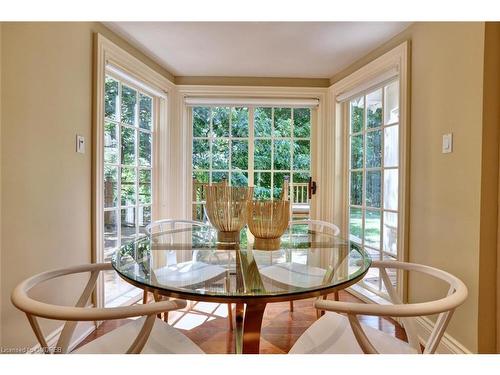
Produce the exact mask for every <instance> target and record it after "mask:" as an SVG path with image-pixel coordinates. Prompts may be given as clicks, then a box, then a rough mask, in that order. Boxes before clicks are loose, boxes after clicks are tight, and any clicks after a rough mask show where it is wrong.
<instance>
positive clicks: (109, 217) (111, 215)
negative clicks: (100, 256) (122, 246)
mask: <svg viewBox="0 0 500 375" xmlns="http://www.w3.org/2000/svg"><path fill="white" fill-rule="evenodd" d="M116 213H117V212H116V211H104V250H108V249H114V248H115V247H116V246H118V242H117V240H118V227H117V222H116V219H117V218H116Z"/></svg>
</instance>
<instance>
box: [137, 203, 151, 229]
mask: <svg viewBox="0 0 500 375" xmlns="http://www.w3.org/2000/svg"><path fill="white" fill-rule="evenodd" d="M150 223H151V206H144V207H139V233H146V226H147V225H149V224H150Z"/></svg>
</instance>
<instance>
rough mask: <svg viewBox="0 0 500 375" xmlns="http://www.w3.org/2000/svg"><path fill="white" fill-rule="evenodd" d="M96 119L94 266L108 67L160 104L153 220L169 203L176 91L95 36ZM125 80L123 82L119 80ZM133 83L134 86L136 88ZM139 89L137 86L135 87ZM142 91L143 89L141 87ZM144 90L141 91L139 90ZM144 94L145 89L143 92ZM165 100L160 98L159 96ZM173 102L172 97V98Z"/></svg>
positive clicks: (97, 299) (99, 248)
mask: <svg viewBox="0 0 500 375" xmlns="http://www.w3.org/2000/svg"><path fill="white" fill-rule="evenodd" d="M94 58H95V60H94V115H93V171H92V193H93V203H92V205H93V214H92V221H93V223H92V256H91V260H92V262H102V261H103V258H104V230H103V228H104V227H103V225H104V178H103V175H104V83H105V76H106V67H107V66H110V65H111V66H113V67H116V68H117V69H119V70H120V71H122V72H124V73H125V74H126V75H127V76H129V77H131V78H132V79H131V81H135V82H137V83H138V84H139V85H140V84H142V83H143V84H145V86H147V87H150V88H151V90H150V91H151V92H150V93H151V94H152V95H153V96H154V100H157V103H156V108H157V111H156V113H155V114H154V116H157V118H156V121H153V123H156V124H157V125H156V128H154V129H153V132H154V133H155V134H156V137H154V138H153V144H152V150H153V155H152V160H151V164H152V170H151V174H152V191H151V195H152V197H155V198H156V199H155V200H154V201H153V202H152V205H151V220H156V219H157V218H158V217H159V215H161V206H162V205H163V204H162V202H163V201H164V200H165V199H166V194H167V192H165V190H164V189H159V186H160V185H161V184H160V183H159V181H161V180H163V179H164V178H165V176H166V175H168V173H169V170H168V168H169V163H168V162H166V161H165V159H164V154H165V153H166V152H167V151H166V150H167V148H168V144H167V143H168V141H169V139H168V127H169V125H170V121H171V120H170V119H169V118H168V116H167V111H168V110H169V107H170V108H172V107H171V103H170V100H168V101H167V100H166V97H167V95H169V93H170V92H172V91H174V88H175V86H174V84H173V83H172V82H170V81H169V80H168V79H166V78H165V77H163V76H162V75H161V74H159V73H157V72H156V71H154V70H153V69H151V68H150V67H148V66H147V65H146V64H144V63H143V62H141V61H140V60H138V59H137V58H135V57H134V56H132V55H130V54H129V53H128V52H126V51H124V50H123V49H121V48H120V47H118V46H117V45H116V44H114V43H112V42H111V41H110V40H108V39H106V38H105V37H104V36H102V35H101V34H99V33H96V34H95V35H94ZM120 80H123V78H120ZM133 83H134V82H132V84H133ZM135 86H137V84H136V85H135ZM139 87H140V86H139ZM140 88H141V87H140ZM141 90H142V91H144V87H142V88H141ZM159 95H160V96H162V97H160V96H159ZM169 99H170V97H169ZM94 304H95V305H96V306H97V307H103V306H104V278H103V277H102V276H100V277H99V280H98V283H97V286H96V293H95V296H94Z"/></svg>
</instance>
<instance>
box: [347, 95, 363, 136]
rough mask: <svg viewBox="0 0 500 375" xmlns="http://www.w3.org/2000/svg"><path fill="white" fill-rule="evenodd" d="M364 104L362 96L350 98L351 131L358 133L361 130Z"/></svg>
mask: <svg viewBox="0 0 500 375" xmlns="http://www.w3.org/2000/svg"><path fill="white" fill-rule="evenodd" d="M364 106H365V101H364V98H363V97H360V98H357V99H354V100H351V103H350V108H351V133H358V132H360V131H361V130H363V117H364Z"/></svg>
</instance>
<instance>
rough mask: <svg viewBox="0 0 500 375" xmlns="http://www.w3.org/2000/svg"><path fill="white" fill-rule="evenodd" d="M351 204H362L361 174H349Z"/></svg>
mask: <svg viewBox="0 0 500 375" xmlns="http://www.w3.org/2000/svg"><path fill="white" fill-rule="evenodd" d="M351 204H353V205H356V206H361V205H362V204H363V172H361V171H359V172H351Z"/></svg>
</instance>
